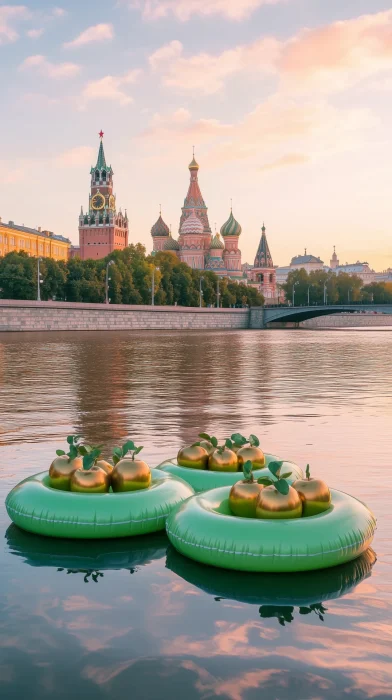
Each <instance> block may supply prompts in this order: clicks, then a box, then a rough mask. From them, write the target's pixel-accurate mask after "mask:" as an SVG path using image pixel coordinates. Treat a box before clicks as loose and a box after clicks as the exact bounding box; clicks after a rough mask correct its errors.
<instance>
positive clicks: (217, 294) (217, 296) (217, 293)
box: [216, 277, 220, 309]
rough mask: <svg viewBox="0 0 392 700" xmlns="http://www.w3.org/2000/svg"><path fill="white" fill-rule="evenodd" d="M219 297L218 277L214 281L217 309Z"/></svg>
mask: <svg viewBox="0 0 392 700" xmlns="http://www.w3.org/2000/svg"><path fill="white" fill-rule="evenodd" d="M219 297H220V291H219V277H218V280H217V282H216V308H217V309H219Z"/></svg>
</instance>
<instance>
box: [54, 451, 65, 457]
mask: <svg viewBox="0 0 392 700" xmlns="http://www.w3.org/2000/svg"><path fill="white" fill-rule="evenodd" d="M56 455H58V456H59V457H61V456H62V455H65V452H64V450H56Z"/></svg>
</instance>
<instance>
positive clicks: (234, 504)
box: [229, 480, 264, 518]
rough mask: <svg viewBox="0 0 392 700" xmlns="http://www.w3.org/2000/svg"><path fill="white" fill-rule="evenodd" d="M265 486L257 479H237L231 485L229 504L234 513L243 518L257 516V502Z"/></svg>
mask: <svg viewBox="0 0 392 700" xmlns="http://www.w3.org/2000/svg"><path fill="white" fill-rule="evenodd" d="M263 488H264V486H263V485H262V484H258V483H257V481H247V480H244V481H237V483H236V484H234V485H233V486H232V487H231V490H230V495H229V506H230V510H231V512H232V513H233V515H238V516H239V517H241V518H255V517H256V504H257V501H258V498H259V496H260V491H262V489H263Z"/></svg>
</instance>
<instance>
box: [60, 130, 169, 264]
mask: <svg viewBox="0 0 392 700" xmlns="http://www.w3.org/2000/svg"><path fill="white" fill-rule="evenodd" d="M99 137H100V144H99V150H98V158H97V163H96V165H95V167H92V168H91V170H90V175H91V188H90V196H89V206H88V211H86V213H83V207H82V208H81V211H80V216H79V248H77V247H75V248H73V250H72V255H73V256H74V255H79V256H80V258H81V259H82V260H86V259H88V258H94V259H95V260H96V259H97V258H104V257H106V255H109V253H112V252H113V251H114V250H123V249H124V248H126V247H127V246H128V217H127V212H126V211H125V214H123V213H122V212H121V209H120V210H119V211H118V212H117V211H116V197H115V195H114V194H113V170H112V166H111V165H107V164H106V159H105V153H104V150H103V142H102V139H103V132H102V131H101V132H100V133H99ZM157 223H158V222H157Z"/></svg>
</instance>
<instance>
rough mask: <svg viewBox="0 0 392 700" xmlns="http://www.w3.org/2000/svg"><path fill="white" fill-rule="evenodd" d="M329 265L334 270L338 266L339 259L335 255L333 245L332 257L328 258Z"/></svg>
mask: <svg viewBox="0 0 392 700" xmlns="http://www.w3.org/2000/svg"><path fill="white" fill-rule="evenodd" d="M329 266H330V268H331V269H332V270H335V268H336V267H338V266H339V260H338V256H337V255H336V250H335V246H334V247H333V253H332V258H331V260H330V263H329Z"/></svg>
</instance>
